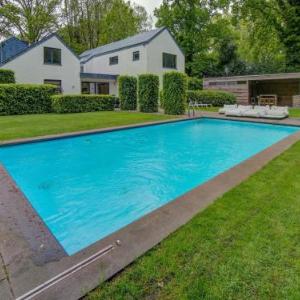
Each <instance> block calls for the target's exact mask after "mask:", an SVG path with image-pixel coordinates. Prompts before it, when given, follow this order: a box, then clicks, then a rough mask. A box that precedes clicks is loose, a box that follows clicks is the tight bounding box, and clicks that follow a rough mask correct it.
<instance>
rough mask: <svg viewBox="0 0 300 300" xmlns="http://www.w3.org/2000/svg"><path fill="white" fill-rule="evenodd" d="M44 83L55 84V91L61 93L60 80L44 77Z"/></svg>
mask: <svg viewBox="0 0 300 300" xmlns="http://www.w3.org/2000/svg"><path fill="white" fill-rule="evenodd" d="M44 84H52V85H56V93H57V94H61V93H62V88H61V80H55V79H45V80H44Z"/></svg>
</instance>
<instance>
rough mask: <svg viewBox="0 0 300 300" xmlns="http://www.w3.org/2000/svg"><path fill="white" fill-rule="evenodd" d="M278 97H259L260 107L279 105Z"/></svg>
mask: <svg viewBox="0 0 300 300" xmlns="http://www.w3.org/2000/svg"><path fill="white" fill-rule="evenodd" d="M277 102H278V97H277V95H259V96H258V105H277Z"/></svg>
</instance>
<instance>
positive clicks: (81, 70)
mask: <svg viewBox="0 0 300 300" xmlns="http://www.w3.org/2000/svg"><path fill="white" fill-rule="evenodd" d="M83 72H84V66H83V65H80V73H83Z"/></svg>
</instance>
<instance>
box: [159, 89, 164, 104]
mask: <svg viewBox="0 0 300 300" xmlns="http://www.w3.org/2000/svg"><path fill="white" fill-rule="evenodd" d="M159 106H160V107H161V108H164V91H163V90H160V91H159Z"/></svg>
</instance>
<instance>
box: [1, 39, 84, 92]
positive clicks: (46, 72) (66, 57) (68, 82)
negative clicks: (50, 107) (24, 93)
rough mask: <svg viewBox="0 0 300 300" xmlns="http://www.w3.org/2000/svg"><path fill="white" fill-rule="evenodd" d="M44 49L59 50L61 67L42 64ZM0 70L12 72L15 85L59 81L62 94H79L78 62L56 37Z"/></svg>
mask: <svg viewBox="0 0 300 300" xmlns="http://www.w3.org/2000/svg"><path fill="white" fill-rule="evenodd" d="M44 47H52V48H58V49H61V63H62V64H61V66H58V65H48V64H44ZM1 68H4V69H11V70H13V71H14V72H15V77H16V82H17V83H38V84H42V83H44V80H45V79H52V80H61V83H62V89H63V93H66V94H80V93H81V83H80V75H79V73H80V63H79V60H78V58H77V57H76V56H75V55H74V54H73V53H72V52H71V51H70V50H69V49H68V48H67V47H66V46H65V45H64V44H63V43H62V42H61V41H60V40H59V39H58V38H57V37H56V36H53V37H52V38H50V39H49V40H47V41H45V42H43V43H41V44H40V45H38V46H36V47H34V48H32V49H30V50H29V51H27V52H25V53H24V54H21V55H20V56H18V57H16V58H15V59H13V60H12V61H10V62H8V63H6V64H5V65H3V66H2V67H1Z"/></svg>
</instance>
